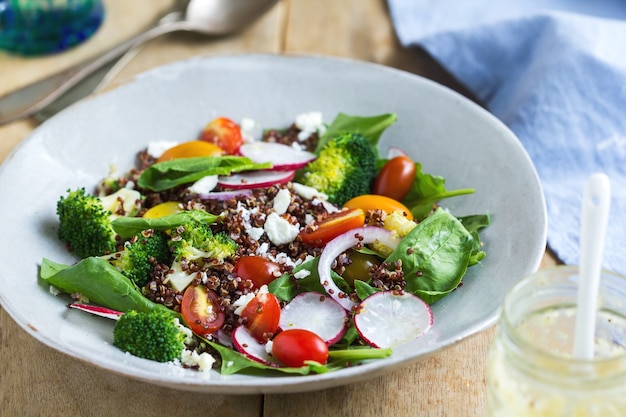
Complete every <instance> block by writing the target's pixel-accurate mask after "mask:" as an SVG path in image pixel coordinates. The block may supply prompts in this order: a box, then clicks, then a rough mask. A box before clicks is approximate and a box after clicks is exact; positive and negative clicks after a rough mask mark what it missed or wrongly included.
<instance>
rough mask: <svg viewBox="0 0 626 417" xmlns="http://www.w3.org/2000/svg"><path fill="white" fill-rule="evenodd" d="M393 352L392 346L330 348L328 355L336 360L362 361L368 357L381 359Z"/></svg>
mask: <svg viewBox="0 0 626 417" xmlns="http://www.w3.org/2000/svg"><path fill="white" fill-rule="evenodd" d="M392 353H393V350H392V349H391V348H352V349H339V350H329V351H328V356H329V357H330V358H332V359H334V360H342V361H362V360H366V359H381V358H386V357H387V356H390V355H391V354H392Z"/></svg>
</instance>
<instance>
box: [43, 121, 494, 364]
mask: <svg viewBox="0 0 626 417" xmlns="http://www.w3.org/2000/svg"><path fill="white" fill-rule="evenodd" d="M396 118H397V117H396V115H395V114H392V113H389V114H381V115H377V116H367V117H362V116H352V115H347V114H343V113H339V114H337V116H336V117H335V118H334V120H332V121H331V122H330V123H328V124H327V123H324V122H323V120H322V117H321V113H316V112H311V113H305V114H300V115H297V116H296V117H295V118H294V123H293V124H291V125H290V126H281V127H278V128H271V129H261V128H260V124H259V122H257V121H254V120H250V119H244V120H242V121H240V122H239V123H236V122H234V121H233V120H231V119H229V118H227V117H218V118H216V119H214V120H211V121H209V123H208V124H207V125H206V126H205V127H204V128H203V129H201V134H200V135H199V136H198V137H194V138H189V140H188V141H184V142H178V143H174V142H152V143H146V146H145V148H144V149H142V150H141V151H140V152H139V153H138V154H137V158H136V161H137V162H136V164H135V166H133V167H130V168H129V169H127V170H126V171H125V172H123V173H118V172H117V171H115V170H114V171H113V172H111V173H110V174H109V175H108V176H107V177H106V178H103V179H102V180H101V181H100V182H99V183H98V184H97V185H92V186H91V188H86V187H87V186H85V187H81V188H75V189H68V190H67V193H66V194H64V195H61V196H59V199H58V202H57V207H56V212H57V217H58V225H57V228H58V229H57V230H58V233H57V234H58V238H59V239H60V240H61V241H62V242H64V243H65V245H66V247H67V249H68V250H69V251H70V252H72V253H73V254H74V255H75V256H76V258H77V262H76V263H74V264H71V265H68V264H64V263H58V262H56V261H55V260H53V259H48V258H44V259H43V260H42V263H41V268H40V278H41V279H42V280H43V281H45V282H46V283H47V284H49V286H50V289H51V292H52V293H53V294H55V295H59V294H61V293H64V294H68V295H70V296H71V301H70V303H69V307H71V308H74V309H78V310H83V311H85V312H86V313H89V314H95V315H98V316H102V317H103V320H116V323H115V327H114V329H113V344H114V345H115V346H116V347H118V348H119V349H121V350H123V351H125V352H128V353H129V354H131V355H134V356H138V357H141V358H145V359H150V360H153V361H158V362H171V363H174V364H176V365H180V366H182V367H185V368H190V369H195V370H198V371H200V372H203V371H208V370H211V369H217V370H218V371H219V372H220V373H221V374H223V375H228V374H233V373H246V372H259V370H261V372H282V373H289V374H309V373H325V372H329V371H333V370H336V369H340V368H345V367H351V366H357V365H358V364H360V363H363V362H364V361H372V360H376V359H379V358H384V357H387V356H389V355H391V353H392V351H393V349H394V348H395V347H397V346H400V345H402V344H404V343H406V342H408V341H410V340H413V339H415V338H417V337H420V336H421V335H423V334H425V333H426V332H428V331H429V329H430V328H431V326H432V325H433V322H434V321H436V320H437V317H434V316H433V314H432V311H431V309H430V305H432V304H433V303H436V302H437V301H438V300H440V299H441V298H443V297H445V296H446V295H448V294H450V293H451V292H453V291H462V290H463V289H462V287H461V286H462V284H463V277H464V276H465V274H466V271H467V269H468V268H471V267H474V266H475V265H478V264H480V262H481V260H482V259H483V258H484V257H485V256H486V249H485V248H483V245H482V242H481V239H480V235H479V233H480V231H481V229H483V228H484V227H487V226H488V225H489V221H490V219H489V215H488V214H486V212H485V213H477V214H474V215H465V216H462V217H457V216H455V214H454V213H451V212H450V211H448V210H446V209H444V208H442V207H440V206H439V203H440V202H441V201H442V200H444V199H447V198H471V194H472V193H473V192H474V190H473V189H472V188H463V189H456V190H447V189H446V187H445V179H444V178H442V177H439V176H435V175H430V174H427V173H425V172H423V171H422V166H421V164H420V162H419V161H414V160H413V159H411V158H410V157H409V156H408V155H407V154H406V153H405V152H404V151H403V150H402V149H400V148H397V147H392V148H390V149H389V150H388V151H387V152H386V153H385V154H384V155H383V154H381V151H380V150H379V147H378V141H379V139H380V138H381V136H382V135H383V134H384V132H385V130H386V128H387V127H389V126H390V125H392V124H393V123H394V122H395V121H396ZM469 185H470V186H471V184H469Z"/></svg>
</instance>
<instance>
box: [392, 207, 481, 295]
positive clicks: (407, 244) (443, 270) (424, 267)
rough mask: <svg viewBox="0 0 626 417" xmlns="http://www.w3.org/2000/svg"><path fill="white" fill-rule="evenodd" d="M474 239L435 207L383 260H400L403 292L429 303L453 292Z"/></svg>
mask: <svg viewBox="0 0 626 417" xmlns="http://www.w3.org/2000/svg"><path fill="white" fill-rule="evenodd" d="M473 249H474V239H473V238H472V235H471V233H470V232H468V231H467V229H465V227H463V225H462V224H461V222H460V221H459V220H458V219H456V218H455V217H454V216H452V215H451V214H449V213H448V212H447V211H445V210H443V209H441V208H439V209H437V210H436V211H435V212H434V213H433V214H432V215H430V216H429V217H427V218H426V219H424V220H423V221H422V222H421V223H420V224H418V225H417V227H415V228H414V229H413V230H411V232H409V234H408V235H406V236H405V237H404V238H403V239H402V241H401V242H400V244H399V245H398V247H397V248H396V249H395V250H394V251H393V252H392V253H391V255H389V257H388V258H387V259H386V260H385V261H386V262H389V264H391V265H393V263H394V262H395V261H396V260H398V259H399V260H401V261H402V270H403V271H404V279H405V281H406V290H407V291H409V292H412V293H414V294H416V295H417V296H419V297H420V298H422V299H423V300H424V301H426V302H427V303H429V304H430V303H433V302H435V301H437V300H438V299H440V298H442V297H444V296H445V295H446V294H448V293H450V292H451V291H453V290H454V289H455V288H456V287H457V286H458V285H459V283H460V282H461V279H462V278H463V275H465V272H466V271H467V267H468V265H469V261H470V257H471V255H472V251H473Z"/></svg>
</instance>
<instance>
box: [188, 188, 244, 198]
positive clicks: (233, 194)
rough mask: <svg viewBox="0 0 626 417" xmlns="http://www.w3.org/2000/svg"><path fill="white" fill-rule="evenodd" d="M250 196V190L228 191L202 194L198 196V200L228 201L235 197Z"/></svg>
mask: <svg viewBox="0 0 626 417" xmlns="http://www.w3.org/2000/svg"><path fill="white" fill-rule="evenodd" d="M251 195H252V190H248V189H242V190H229V191H216V192H213V193H203V194H198V198H199V199H201V200H220V201H225V200H230V199H231V198H236V197H242V196H243V197H247V196H251Z"/></svg>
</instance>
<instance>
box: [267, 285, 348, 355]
mask: <svg viewBox="0 0 626 417" xmlns="http://www.w3.org/2000/svg"><path fill="white" fill-rule="evenodd" d="M347 321H348V312H347V311H346V310H345V309H344V308H343V307H342V306H341V305H339V303H337V302H336V301H335V300H333V299H332V298H330V297H328V296H327V295H323V294H320V293H319V292H305V293H302V294H298V295H297V296H296V297H295V298H294V299H293V300H291V302H290V303H289V304H287V305H286V306H285V307H283V309H282V310H281V312H280V323H279V327H280V328H281V330H288V329H305V330H309V331H311V332H313V333H315V334H317V335H318V336H319V337H321V338H322V339H324V341H325V342H326V344H327V345H329V346H330V345H332V344H334V343H336V342H338V341H339V340H340V339H341V338H342V337H343V335H344V334H345V332H346V323H347Z"/></svg>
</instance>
